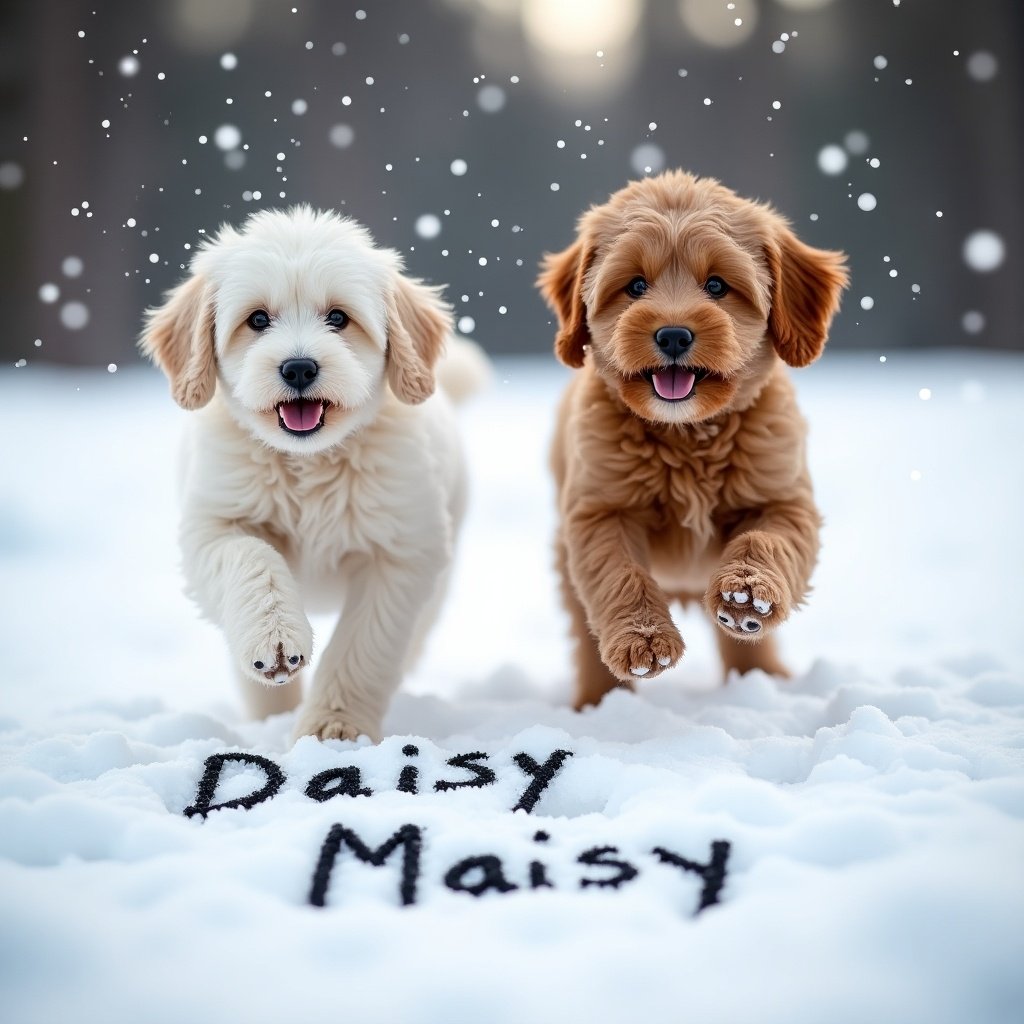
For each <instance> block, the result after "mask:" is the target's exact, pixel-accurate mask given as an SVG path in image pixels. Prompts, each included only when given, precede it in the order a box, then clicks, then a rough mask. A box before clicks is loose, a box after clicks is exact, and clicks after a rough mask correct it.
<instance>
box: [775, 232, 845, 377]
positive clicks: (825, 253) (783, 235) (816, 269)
mask: <svg viewBox="0 0 1024 1024" xmlns="http://www.w3.org/2000/svg"><path fill="white" fill-rule="evenodd" d="M765 255H766V256H767V258H768V269H769V271H770V272H771V277H772V308H771V311H770V312H769V314H768V329H769V331H770V332H771V337H772V344H773V345H774V346H775V351H776V352H777V353H778V354H779V355H780V356H781V357H782V359H783V360H785V361H786V362H787V363H788V364H789V365H790V366H807V365H808V363H813V362H814V360H815V359H817V358H818V356H820V355H821V353H822V350H823V349H824V348H825V341H826V339H827V338H828V328H829V325H830V324H831V323H832V317H833V316H835V314H836V311H837V310H838V309H839V298H840V296H841V294H842V291H843V289H844V288H845V287H846V285H847V283H848V282H849V279H850V275H849V274H848V273H847V271H846V266H845V264H846V254H845V253H842V252H832V251H830V250H827V249H813V248H811V246H809V245H804V243H803V242H801V241H800V239H799V238H797V237H796V235H794V234H793V232H792V231H790V230H789V228H787V227H782V228H781V229H780V230H779V232H778V233H777V235H776V237H775V239H774V240H773V241H771V242H769V243H768V244H767V245H766V246H765Z"/></svg>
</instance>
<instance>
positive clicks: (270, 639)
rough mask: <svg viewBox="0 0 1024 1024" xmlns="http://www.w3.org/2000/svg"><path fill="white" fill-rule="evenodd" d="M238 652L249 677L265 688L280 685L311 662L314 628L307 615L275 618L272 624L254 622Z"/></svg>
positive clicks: (244, 671)
mask: <svg viewBox="0 0 1024 1024" xmlns="http://www.w3.org/2000/svg"><path fill="white" fill-rule="evenodd" d="M235 650H236V657H237V659H238V663H239V667H240V668H241V669H242V672H243V673H245V675H247V676H249V677H250V678H252V679H255V680H256V682H258V683H262V684H263V685H265V686H276V685H279V684H281V683H286V682H288V680H289V679H290V678H291V677H292V676H293V675H294V674H295V673H296V672H298V671H299V669H301V668H302V667H303V666H304V665H306V664H307V663H308V662H309V658H310V655H311V654H312V651H313V629H312V627H311V626H310V624H309V621H308V620H307V618H306V616H305V615H301V614H298V615H295V616H290V617H288V616H280V615H275V616H274V617H273V620H272V621H264V622H261V623H254V625H253V628H251V629H250V630H248V631H247V636H246V639H244V640H243V641H242V642H241V643H239V644H237V645H236V647H235Z"/></svg>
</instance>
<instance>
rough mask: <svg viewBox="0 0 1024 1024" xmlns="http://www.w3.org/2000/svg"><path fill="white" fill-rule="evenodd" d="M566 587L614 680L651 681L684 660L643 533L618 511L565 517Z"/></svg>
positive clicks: (576, 512)
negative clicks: (649, 562) (650, 566)
mask: <svg viewBox="0 0 1024 1024" xmlns="http://www.w3.org/2000/svg"><path fill="white" fill-rule="evenodd" d="M564 523H565V530H564V533H563V535H562V536H563V541H564V543H565V546H566V561H567V563H568V568H569V572H568V577H569V585H570V586H572V587H573V589H574V590H575V592H576V596H577V598H578V599H579V602H580V604H582V605H583V608H584V611H585V612H586V620H587V623H588V625H589V626H590V630H591V632H592V633H593V634H594V637H595V639H596V640H597V648H598V651H599V653H600V657H601V661H602V662H603V663H604V664H605V665H606V666H607V667H608V670H609V671H610V672H611V674H612V675H613V676H615V678H616V679H619V680H621V681H622V682H624V683H631V682H632V681H633V680H634V679H635V678H637V677H639V676H646V677H649V678H653V677H654V676H657V675H660V674H661V673H662V672H664V671H665V669H667V668H670V667H671V666H672V665H674V664H675V663H676V662H677V661H678V660H679V659H680V658H681V657H682V654H683V649H684V645H683V638H682V637H681V636H680V635H679V630H678V629H676V627H675V624H674V623H673V622H672V616H671V615H670V614H669V610H668V598H667V597H666V595H665V593H664V592H663V591H662V589H661V588H660V587H659V586H658V584H657V583H655V581H654V580H653V579H652V577H651V574H650V573H649V572H648V570H647V564H646V563H647V556H648V554H647V531H646V528H645V526H644V524H643V523H641V522H637V521H636V520H634V519H632V518H630V517H629V516H628V515H625V514H622V513H621V512H619V511H614V512H610V511H607V510H600V511H589V510H584V509H576V510H573V511H571V512H569V514H568V515H566V516H565V517H564Z"/></svg>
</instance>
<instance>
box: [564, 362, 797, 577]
mask: <svg viewBox="0 0 1024 1024" xmlns="http://www.w3.org/2000/svg"><path fill="white" fill-rule="evenodd" d="M602 405H603V407H600V406H599V407H597V408H595V407H594V406H590V407H589V411H588V412H587V413H586V414H585V415H584V416H583V417H580V418H577V419H576V424H575V426H576V430H577V432H578V433H577V442H578V449H577V450H578V452H579V454H580V456H581V460H580V463H579V464H578V466H585V467H586V468H585V469H583V470H582V473H581V474H580V476H578V477H577V479H576V485H575V486H574V487H572V488H570V490H571V491H572V492H574V493H575V494H576V495H577V497H582V498H583V500H584V502H585V503H586V504H587V505H588V506H594V505H597V506H598V507H602V508H605V509H617V510H620V511H622V512H623V513H625V514H627V515H628V516H630V518H633V519H634V520H636V521H639V522H640V523H642V524H643V526H644V529H645V533H646V536H647V541H648V545H649V550H650V559H651V570H652V572H653V573H654V575H655V578H657V579H658V581H659V583H661V584H662V585H663V586H664V587H666V588H667V589H670V590H674V591H678V592H683V591H696V590H701V591H702V590H703V587H704V585H705V583H706V578H707V574H708V572H710V569H711V568H712V567H713V565H714V564H715V562H716V561H717V559H718V556H719V555H720V553H721V550H722V547H723V545H724V542H725V539H726V537H727V535H728V533H729V532H730V531H731V529H732V528H733V527H734V526H735V525H736V524H737V523H739V522H741V521H742V520H744V519H746V518H747V517H749V516H751V515H752V514H756V513H757V512H758V511H759V510H760V509H762V508H764V507H765V506H767V505H770V504H771V503H772V502H774V501H778V500H786V499H787V498H789V497H791V496H792V495H793V494H794V492H796V491H802V490H803V489H804V488H808V489H809V486H810V484H809V480H808V478H807V473H806V468H805V461H804V431H803V422H802V420H801V419H800V416H799V413H798V412H797V410H796V406H795V401H794V396H793V393H792V387H791V385H790V384H789V381H788V380H787V379H786V378H785V377H784V376H782V375H775V376H774V377H773V378H772V380H771V381H770V382H769V384H768V385H767V386H766V387H765V388H764V390H763V391H762V392H761V394H760V395H759V396H758V398H757V399H756V401H755V402H754V403H753V405H752V406H750V407H749V408H747V409H744V410H743V411H740V412H728V413H724V414H722V415H720V416H717V417H715V418H714V419H712V420H709V421H705V422H701V423H695V424H688V425H685V426H679V427H667V426H662V425H654V424H649V423H646V422H644V421H643V420H640V419H639V418H637V417H636V416H633V415H632V414H631V413H629V412H628V411H627V410H626V409H624V408H622V407H621V406H617V405H615V404H611V405H604V404H603V403H602ZM581 485H582V486H581Z"/></svg>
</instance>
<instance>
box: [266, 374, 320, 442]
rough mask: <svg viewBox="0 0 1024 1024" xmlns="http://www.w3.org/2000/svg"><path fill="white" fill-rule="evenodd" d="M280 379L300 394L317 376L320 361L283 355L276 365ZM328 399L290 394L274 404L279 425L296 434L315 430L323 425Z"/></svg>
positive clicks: (312, 432) (307, 433)
mask: <svg viewBox="0 0 1024 1024" xmlns="http://www.w3.org/2000/svg"><path fill="white" fill-rule="evenodd" d="M278 372H279V373H280V374H281V380H283V381H284V382H285V384H287V385H288V386H289V387H290V388H294V390H295V391H296V392H297V393H298V394H299V395H301V394H302V392H303V391H305V390H306V388H308V387H309V386H310V385H311V384H312V383H313V382H314V381H315V380H316V378H317V376H318V375H319V373H320V365H319V364H318V363H317V362H316V360H315V359H286V360H285V361H284V362H283V363H282V364H281V365H280V366H279V367H278ZM327 405H328V403H327V402H325V401H323V400H322V399H319V398H317V399H307V398H293V399H291V400H290V401H288V402H281V403H280V405H278V406H277V417H278V423H279V424H280V426H281V429H282V430H284V431H286V432H287V433H289V434H294V435H295V436H296V437H306V436H307V435H309V434H315V433H316V432H317V431H318V430H319V429H320V428H321V427H322V426H323V425H324V416H325V415H326V413H327Z"/></svg>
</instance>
